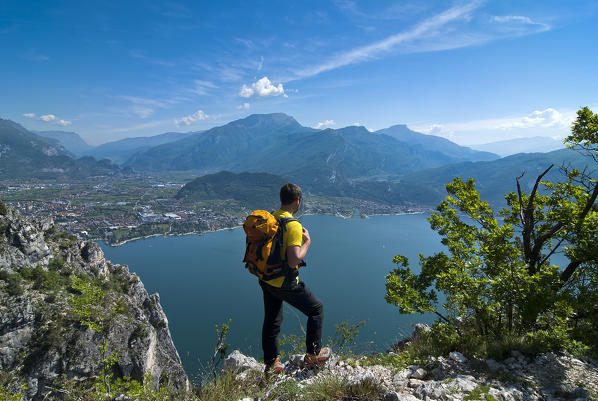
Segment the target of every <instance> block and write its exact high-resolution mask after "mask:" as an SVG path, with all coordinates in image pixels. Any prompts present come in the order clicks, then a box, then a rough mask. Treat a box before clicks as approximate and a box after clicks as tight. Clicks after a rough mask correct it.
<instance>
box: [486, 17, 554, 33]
mask: <svg viewBox="0 0 598 401" xmlns="http://www.w3.org/2000/svg"><path fill="white" fill-rule="evenodd" d="M490 21H491V22H494V23H498V24H500V25H502V28H503V29H505V30H508V31H511V32H513V33H522V34H524V33H526V32H527V31H528V29H529V27H534V28H535V29H536V31H537V32H544V31H547V30H549V29H550V25H548V24H545V23H543V22H537V21H534V20H532V19H531V18H530V17H526V16H523V15H501V16H498V15H495V16H493V17H491V18H490Z"/></svg>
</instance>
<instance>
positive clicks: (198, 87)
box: [191, 79, 218, 95]
mask: <svg viewBox="0 0 598 401" xmlns="http://www.w3.org/2000/svg"><path fill="white" fill-rule="evenodd" d="M217 88H218V86H216V85H214V84H213V83H212V82H210V81H202V80H199V79H195V80H193V87H192V88H191V92H192V93H195V94H196V95H207V94H208V92H209V90H210V89H217Z"/></svg>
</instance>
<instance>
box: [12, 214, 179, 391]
mask: <svg viewBox="0 0 598 401" xmlns="http://www.w3.org/2000/svg"><path fill="white" fill-rule="evenodd" d="M0 226H1V227H2V230H0V344H1V346H0V367H1V368H2V369H3V370H4V372H13V373H14V374H15V375H16V376H17V377H18V378H19V379H20V380H21V381H22V383H25V384H26V385H27V388H26V395H27V397H26V399H33V400H42V399H44V400H45V399H62V397H58V396H59V394H57V393H56V394H51V388H54V387H55V385H56V384H55V381H56V380H60V377H61V375H64V377H67V378H69V379H74V380H76V381H77V382H79V383H86V382H93V381H94V380H97V377H98V375H101V373H100V371H101V369H102V362H101V361H102V360H103V359H104V358H105V357H106V355H105V354H103V351H102V346H103V345H106V346H107V347H108V349H107V352H108V353H109V354H111V353H112V352H113V351H116V352H117V353H116V354H115V355H116V363H115V365H114V367H113V369H112V374H114V376H115V378H119V377H121V378H122V377H125V376H129V377H131V378H133V379H136V380H143V377H144V375H145V374H149V375H150V377H151V380H152V384H153V385H154V386H157V385H158V384H159V383H165V384H167V385H168V386H169V387H171V388H172V389H174V390H181V391H184V390H186V389H187V388H188V387H189V382H188V379H187V376H186V374H185V371H184V369H183V366H182V364H181V360H180V358H179V355H178V353H177V350H176V348H175V347H174V344H173V341H172V338H171V336H170V331H169V329H168V320H167V318H166V315H165V314H164V312H163V310H162V307H161V305H160V297H159V296H158V294H153V295H149V294H148V293H147V291H146V290H145V288H144V286H143V283H142V282H141V280H140V279H139V277H137V275H135V274H131V273H129V271H128V269H127V267H126V266H121V265H113V264H111V263H110V262H108V261H106V260H105V259H104V256H103V252H102V250H101V248H100V247H99V246H98V245H97V244H96V243H94V242H92V241H85V242H84V241H79V240H77V238H76V237H73V236H70V235H68V234H66V233H65V232H61V231H60V230H59V229H58V228H57V227H56V226H54V224H53V223H52V221H51V220H45V221H29V220H27V219H25V218H23V217H22V216H20V215H19V213H18V212H17V211H16V210H15V209H13V208H6V207H5V206H4V204H3V203H1V202H0ZM98 291H99V293H98ZM90 294H92V295H90ZM93 294H101V296H97V295H95V296H94V295H93ZM94 297H95V298H94ZM85 320H87V321H92V322H95V324H96V329H91V327H90V326H89V325H87V324H85V323H84V321H85ZM97 325H99V326H100V327H101V329H102V330H98V329H97V328H98V327H97Z"/></svg>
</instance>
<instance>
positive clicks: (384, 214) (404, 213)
mask: <svg viewBox="0 0 598 401" xmlns="http://www.w3.org/2000/svg"><path fill="white" fill-rule="evenodd" d="M429 212H430V211H418V212H400V213H374V214H368V215H360V216H359V217H360V218H365V219H367V218H369V217H373V216H405V215H415V214H425V213H429ZM303 216H333V217H339V218H341V219H352V218H354V216H355V215H354V214H353V215H351V216H345V215H343V214H340V213H334V214H333V213H305V214H302V215H301V216H300V217H299V218H301V217H303ZM241 227H243V225H242V224H240V225H236V226H231V227H223V228H218V229H216V230H204V231H190V232H187V233H176V234H168V233H156V234H149V235H144V236H140V237H134V238H128V239H126V240H124V241H119V242H116V243H110V242H107V241H106V240H103V239H94V241H103V242H105V243H106V244H107V245H109V246H111V247H119V246H122V245H125V244H128V243H130V242H133V241H139V240H143V239H148V238H153V237H164V238H170V237H183V236H186V235H202V234H209V233H215V232H218V231H225V230H235V229H237V228H241Z"/></svg>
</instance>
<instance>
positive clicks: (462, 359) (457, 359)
mask: <svg viewBox="0 0 598 401" xmlns="http://www.w3.org/2000/svg"><path fill="white" fill-rule="evenodd" d="M449 358H450V359H452V360H453V361H455V362H459V363H465V362H467V358H466V357H465V355H463V354H462V353H460V352H457V351H453V352H451V353H450V354H449Z"/></svg>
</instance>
